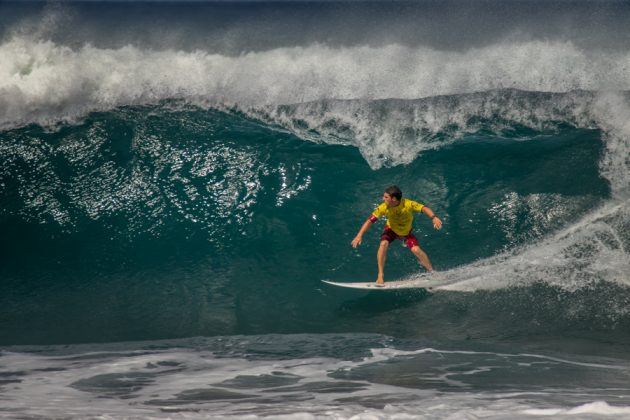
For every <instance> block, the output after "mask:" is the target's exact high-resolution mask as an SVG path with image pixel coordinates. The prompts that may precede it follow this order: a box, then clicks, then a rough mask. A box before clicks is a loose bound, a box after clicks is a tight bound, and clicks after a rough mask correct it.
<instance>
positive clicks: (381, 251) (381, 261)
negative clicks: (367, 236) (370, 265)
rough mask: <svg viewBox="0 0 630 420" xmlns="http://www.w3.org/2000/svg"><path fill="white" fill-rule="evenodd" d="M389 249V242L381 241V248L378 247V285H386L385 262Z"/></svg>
mask: <svg viewBox="0 0 630 420" xmlns="http://www.w3.org/2000/svg"><path fill="white" fill-rule="evenodd" d="M387 248H389V241H387V240H381V246H379V247H378V254H377V258H376V260H377V261H378V277H376V283H378V284H383V283H385V275H384V270H385V261H387Z"/></svg>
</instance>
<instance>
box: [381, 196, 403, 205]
mask: <svg viewBox="0 0 630 420" xmlns="http://www.w3.org/2000/svg"><path fill="white" fill-rule="evenodd" d="M383 203H385V205H386V206H387V207H396V206H397V205H398V204H400V201H398V200H397V199H396V198H395V197H392V196H391V195H389V194H387V193H384V194H383Z"/></svg>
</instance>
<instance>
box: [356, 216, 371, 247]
mask: <svg viewBox="0 0 630 420" xmlns="http://www.w3.org/2000/svg"><path fill="white" fill-rule="evenodd" d="M376 220H377V219H376V217H374V215H371V216H370V217H369V218H368V219H367V220H366V221H365V223H363V226H361V229H359V233H357V236H355V237H354V239H353V240H352V247H353V248H356V247H358V246H359V245H361V241H362V240H363V234H364V233H365V232H367V230H368V229H369V228H370V226H372V225H373V224H374V222H376Z"/></svg>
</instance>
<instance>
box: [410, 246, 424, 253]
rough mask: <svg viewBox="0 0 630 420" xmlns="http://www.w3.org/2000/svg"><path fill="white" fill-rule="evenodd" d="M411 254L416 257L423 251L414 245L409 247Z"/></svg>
mask: <svg viewBox="0 0 630 420" xmlns="http://www.w3.org/2000/svg"><path fill="white" fill-rule="evenodd" d="M411 252H413V253H414V254H416V255H421V254H424V251H423V250H422V248H420V246H419V245H414V246H413V247H411Z"/></svg>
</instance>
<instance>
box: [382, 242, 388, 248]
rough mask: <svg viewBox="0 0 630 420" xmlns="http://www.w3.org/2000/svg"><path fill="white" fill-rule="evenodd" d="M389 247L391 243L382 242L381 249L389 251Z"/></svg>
mask: <svg viewBox="0 0 630 420" xmlns="http://www.w3.org/2000/svg"><path fill="white" fill-rule="evenodd" d="M388 246H389V241H386V240H382V241H381V248H383V249H387V247H388Z"/></svg>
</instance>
